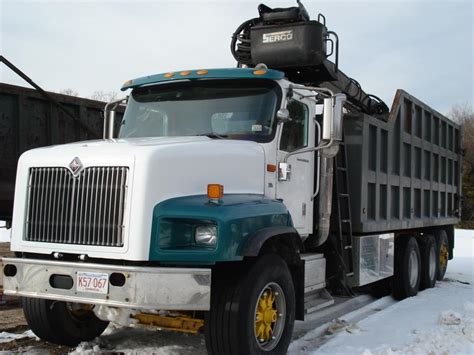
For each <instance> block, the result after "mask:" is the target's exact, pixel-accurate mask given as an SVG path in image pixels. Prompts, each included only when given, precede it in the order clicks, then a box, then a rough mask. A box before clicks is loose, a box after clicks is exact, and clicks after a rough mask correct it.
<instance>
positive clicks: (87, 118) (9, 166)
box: [0, 83, 123, 221]
mask: <svg viewBox="0 0 474 355" xmlns="http://www.w3.org/2000/svg"><path fill="white" fill-rule="evenodd" d="M49 94H50V95H51V96H52V97H53V98H54V99H56V100H57V101H58V102H60V103H61V104H62V105H63V106H64V107H65V108H66V109H67V110H69V112H70V113H71V114H72V115H74V116H75V117H77V119H78V120H79V121H81V122H84V123H85V124H86V125H87V126H88V127H90V128H91V130H92V132H88V131H86V130H85V129H84V128H82V127H80V126H79V125H78V124H77V123H76V122H74V120H72V119H71V117H69V116H67V115H66V114H65V113H64V112H62V111H61V110H59V109H58V107H57V106H55V105H53V104H52V103H51V102H50V101H48V100H46V99H45V98H44V97H43V96H41V95H40V94H39V93H38V92H37V91H35V90H33V89H28V88H24V87H21V86H14V85H8V84H3V83H0V166H1V168H0V220H7V221H8V220H11V218H12V212H13V194H14V188H15V176H16V167H17V162H18V158H19V157H20V155H21V154H22V153H23V152H25V151H27V150H29V149H33V148H37V147H43V146H48V145H54V144H64V143H69V142H75V141H82V140H89V139H97V138H102V130H103V109H104V106H105V103H104V102H101V101H94V100H89V99H84V98H79V97H75V96H67V95H61V94H55V93H49ZM116 115H117V118H116V124H117V127H118V125H120V121H121V118H122V116H123V109H121V110H119V111H117V113H116Z"/></svg>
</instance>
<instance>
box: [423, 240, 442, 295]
mask: <svg viewBox="0 0 474 355" xmlns="http://www.w3.org/2000/svg"><path fill="white" fill-rule="evenodd" d="M418 242H419V243H418V245H419V247H420V255H421V276H420V290H424V289H425V288H432V287H434V285H435V284H436V276H437V274H436V273H437V263H438V261H437V260H438V258H437V257H436V241H435V239H434V237H433V236H432V235H424V236H423V237H421V238H419V239H418Z"/></svg>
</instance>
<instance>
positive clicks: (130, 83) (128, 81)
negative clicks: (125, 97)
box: [123, 80, 133, 86]
mask: <svg viewBox="0 0 474 355" xmlns="http://www.w3.org/2000/svg"><path fill="white" fill-rule="evenodd" d="M132 83H133V80H127V81H126V82H124V83H123V86H129V85H132Z"/></svg>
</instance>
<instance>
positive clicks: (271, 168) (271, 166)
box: [267, 164, 277, 173]
mask: <svg viewBox="0 0 474 355" xmlns="http://www.w3.org/2000/svg"><path fill="white" fill-rule="evenodd" d="M267 171H268V172H269V173H274V172H275V171H277V166H276V165H275V164H267Z"/></svg>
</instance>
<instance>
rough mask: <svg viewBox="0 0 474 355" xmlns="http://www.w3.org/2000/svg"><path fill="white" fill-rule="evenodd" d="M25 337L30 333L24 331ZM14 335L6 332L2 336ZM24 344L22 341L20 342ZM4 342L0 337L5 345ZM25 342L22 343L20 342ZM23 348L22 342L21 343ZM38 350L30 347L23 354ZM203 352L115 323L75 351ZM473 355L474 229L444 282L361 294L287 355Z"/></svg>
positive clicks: (307, 329) (459, 242)
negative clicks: (377, 295)
mask: <svg viewBox="0 0 474 355" xmlns="http://www.w3.org/2000/svg"><path fill="white" fill-rule="evenodd" d="M21 336H23V337H29V336H31V334H30V333H28V332H25V333H23V334H21ZM7 337H10V338H9V339H5V341H13V339H12V338H13V337H12V336H11V335H9V334H6V333H0V339H2V338H7ZM20 341H21V340H20ZM1 342H2V340H0V345H1ZM19 344H21V343H20V342H19ZM25 345H26V344H25ZM19 346H21V345H19ZM21 350H23V351H25V350H26V351H27V352H30V351H31V352H36V351H37V348H36V347H35V346H34V345H33V346H32V345H30V343H28V345H27V346H26V347H24V348H23V349H21ZM110 351H113V352H121V353H129V354H137V353H151V352H153V353H155V354H205V352H206V350H205V345H204V338H203V336H202V335H187V334H178V333H173V332H165V331H155V330H149V329H142V328H134V329H132V328H120V327H115V326H111V327H109V328H108V329H107V330H106V334H104V335H103V336H101V337H100V338H98V339H96V340H94V341H92V342H88V343H82V344H81V345H80V346H79V347H78V348H77V349H75V350H74V352H75V353H76V354H81V353H98V352H110ZM338 353H339V354H362V355H372V354H384V355H391V354H407V353H408V354H474V231H464V230H457V231H456V248H455V258H454V260H451V261H450V263H449V266H448V272H447V275H446V279H445V280H444V281H442V282H438V283H437V284H436V287H435V288H433V289H429V290H425V291H422V292H420V293H419V294H418V296H416V297H412V298H409V299H406V300H403V301H400V302H396V301H395V300H393V299H392V298H391V297H384V298H381V299H379V300H375V299H372V298H371V297H370V296H367V295H362V296H359V297H357V298H354V299H351V300H349V301H347V300H346V301H345V302H342V301H341V300H338V302H337V304H336V305H335V306H333V307H332V308H327V309H324V310H322V311H321V312H319V313H318V314H312V315H310V317H309V319H308V320H307V321H305V322H297V323H296V326H295V332H294V340H293V342H292V344H291V346H290V349H289V354H338Z"/></svg>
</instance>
